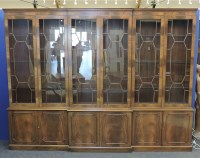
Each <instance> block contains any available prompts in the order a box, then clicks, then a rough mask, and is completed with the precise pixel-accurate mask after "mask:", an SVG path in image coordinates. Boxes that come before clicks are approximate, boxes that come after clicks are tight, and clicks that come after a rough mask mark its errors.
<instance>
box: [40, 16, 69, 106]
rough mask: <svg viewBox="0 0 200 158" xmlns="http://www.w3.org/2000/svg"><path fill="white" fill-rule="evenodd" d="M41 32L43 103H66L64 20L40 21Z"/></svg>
mask: <svg viewBox="0 0 200 158" xmlns="http://www.w3.org/2000/svg"><path fill="white" fill-rule="evenodd" d="M39 32H40V61H41V62H40V63H41V84H42V85H41V87H42V102H43V103H64V102H65V98H66V97H65V52H64V38H63V36H64V20H63V19H40V20H39Z"/></svg>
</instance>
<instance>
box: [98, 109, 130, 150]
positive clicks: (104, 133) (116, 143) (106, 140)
mask: <svg viewBox="0 0 200 158" xmlns="http://www.w3.org/2000/svg"><path fill="white" fill-rule="evenodd" d="M100 118H101V133H100V135H101V146H104V147H130V146H131V113H129V112H102V113H101V117H100Z"/></svg>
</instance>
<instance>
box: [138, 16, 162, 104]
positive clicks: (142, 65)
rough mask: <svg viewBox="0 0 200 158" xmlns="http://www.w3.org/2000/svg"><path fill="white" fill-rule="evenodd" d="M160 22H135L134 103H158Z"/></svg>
mask: <svg viewBox="0 0 200 158" xmlns="http://www.w3.org/2000/svg"><path fill="white" fill-rule="evenodd" d="M160 27H161V23H160V20H137V23H136V55H135V60H136V65H135V75H136V77H135V102H138V103H140V102H146V103H147V102H148V103H149V102H151V103H155V102H158V90H159V67H160V62H159V61H160Z"/></svg>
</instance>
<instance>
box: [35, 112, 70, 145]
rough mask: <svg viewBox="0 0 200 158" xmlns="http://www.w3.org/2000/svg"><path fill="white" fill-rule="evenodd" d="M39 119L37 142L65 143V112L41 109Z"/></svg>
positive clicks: (43, 143) (48, 143) (44, 143)
mask: <svg viewBox="0 0 200 158" xmlns="http://www.w3.org/2000/svg"><path fill="white" fill-rule="evenodd" d="M38 120H39V144H41V145H64V144H66V143H67V112H65V111H41V112H39V113H38Z"/></svg>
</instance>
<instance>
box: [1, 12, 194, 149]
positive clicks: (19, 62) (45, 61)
mask: <svg viewBox="0 0 200 158" xmlns="http://www.w3.org/2000/svg"><path fill="white" fill-rule="evenodd" d="M4 12H5V28H6V43H7V45H6V48H7V63H8V81H9V96H10V99H9V100H10V106H9V108H8V113H9V128H10V130H9V131H10V144H9V148H10V149H30V150H31V149H37V150H39V149H46V150H69V151H173V150H175V151H177V150H184V151H189V150H191V149H192V147H191V139H192V120H193V119H192V118H193V108H192V106H193V103H194V97H193V96H194V94H193V93H194V89H195V87H194V81H195V69H196V60H197V59H196V54H197V52H196V51H195V49H196V48H197V36H196V34H197V30H196V21H197V19H196V18H197V14H198V11H197V10H196V9H37V10H35V9H29V10H28V9H23V10H22V9H6V10H4Z"/></svg>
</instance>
